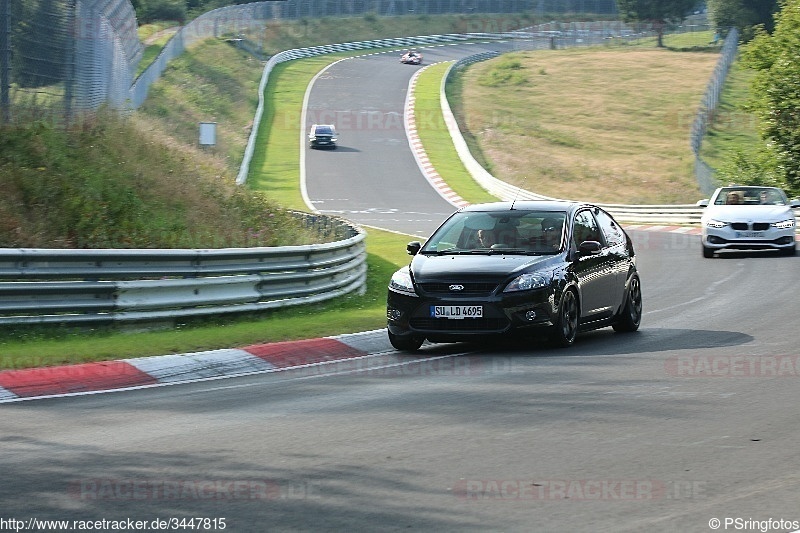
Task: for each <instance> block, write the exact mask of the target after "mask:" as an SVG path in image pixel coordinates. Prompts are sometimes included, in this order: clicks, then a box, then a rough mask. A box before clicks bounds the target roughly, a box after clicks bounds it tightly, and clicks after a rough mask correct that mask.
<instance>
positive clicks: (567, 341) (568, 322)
mask: <svg viewBox="0 0 800 533" xmlns="http://www.w3.org/2000/svg"><path fill="white" fill-rule="evenodd" d="M578 321H579V311H578V297H577V296H575V291H573V290H566V291H564V294H563V295H562V296H561V305H560V306H559V307H558V319H557V320H556V324H555V326H554V327H553V332H552V335H551V336H550V340H551V341H552V342H553V344H555V345H556V346H560V347H562V348H566V347H568V346H572V344H573V343H574V342H575V338H576V337H577V336H578Z"/></svg>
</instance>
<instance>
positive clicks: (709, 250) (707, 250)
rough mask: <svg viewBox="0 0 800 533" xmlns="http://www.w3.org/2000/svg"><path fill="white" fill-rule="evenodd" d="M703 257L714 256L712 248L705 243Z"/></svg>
mask: <svg viewBox="0 0 800 533" xmlns="http://www.w3.org/2000/svg"><path fill="white" fill-rule="evenodd" d="M703 257H705V258H706V259H710V258H712V257H714V249H713V248H709V247H708V246H706V245H703Z"/></svg>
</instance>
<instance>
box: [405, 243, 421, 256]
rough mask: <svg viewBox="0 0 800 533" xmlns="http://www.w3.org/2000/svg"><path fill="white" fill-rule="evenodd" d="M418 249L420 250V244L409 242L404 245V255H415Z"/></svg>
mask: <svg viewBox="0 0 800 533" xmlns="http://www.w3.org/2000/svg"><path fill="white" fill-rule="evenodd" d="M420 248H422V243H421V242H419V241H411V242H410V243H408V244H407V245H406V253H408V255H417V254H418V253H419V249H420Z"/></svg>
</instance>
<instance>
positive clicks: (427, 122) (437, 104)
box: [414, 62, 497, 204]
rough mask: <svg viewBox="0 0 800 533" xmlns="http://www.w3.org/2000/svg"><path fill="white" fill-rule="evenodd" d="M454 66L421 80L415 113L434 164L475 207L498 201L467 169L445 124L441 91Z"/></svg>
mask: <svg viewBox="0 0 800 533" xmlns="http://www.w3.org/2000/svg"><path fill="white" fill-rule="evenodd" d="M450 65H451V63H449V62H448V63H439V64H436V65H432V66H430V67H428V68H426V69H425V70H424V71H423V72H422V73H421V74H420V75H419V78H418V79H417V85H416V89H415V92H414V96H415V100H414V112H415V115H416V121H417V128H418V134H419V137H420V140H421V141H422V145H423V146H424V147H425V151H426V153H427V154H428V159H430V161H431V164H432V165H433V167H434V168H435V169H436V171H437V172H438V173H439V175H440V176H441V177H442V179H443V180H444V181H445V182H446V183H447V184H448V185H449V186H450V188H451V189H453V190H454V191H455V192H456V193H457V194H458V195H459V196H461V197H462V198H463V199H464V200H466V201H468V202H470V203H473V204H475V203H481V202H491V201H495V200H497V198H495V197H494V196H492V195H491V194H489V193H488V192H486V191H485V190H484V189H483V188H482V187H481V186H480V185H478V183H477V182H476V181H475V180H474V179H472V176H471V175H470V173H469V171H468V170H467V169H466V168H465V167H464V164H463V163H462V162H461V159H460V158H459V157H458V152H456V150H455V147H454V146H453V141H452V139H451V138H450V132H449V131H448V130H447V125H446V124H445V123H444V119H443V116H442V106H441V100H440V87H441V85H442V79H443V78H444V75H445V74H446V72H447V69H448V68H450Z"/></svg>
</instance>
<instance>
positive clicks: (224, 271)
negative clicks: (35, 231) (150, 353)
mask: <svg viewBox="0 0 800 533" xmlns="http://www.w3.org/2000/svg"><path fill="white" fill-rule="evenodd" d="M298 215H299V216H303V217H304V219H305V221H306V223H307V224H308V225H313V226H316V227H318V228H320V231H321V232H323V233H327V234H332V235H336V236H338V237H340V238H341V240H337V241H335V242H329V243H325V244H310V245H303V246H279V247H260V248H223V249H209V250H155V249H153V250H148V249H129V250H122V249H113V250H112V249H103V250H75V249H18V248H2V249H0V325H11V324H17V325H19V324H55V323H114V322H133V321H158V320H166V319H177V318H188V317H194V316H204V315H217V314H223V313H244V312H255V311H263V310H266V309H273V308H278V307H287V306H292V305H299V304H306V303H313V302H320V301H324V300H329V299H331V298H335V297H337V296H341V295H343V294H347V293H350V292H354V291H362V290H364V288H365V286H366V271H367V266H366V244H365V238H366V233H364V231H363V230H362V229H360V228H359V227H358V226H355V225H353V224H351V223H349V222H346V221H344V220H339V219H335V218H332V217H326V216H323V215H307V214H298Z"/></svg>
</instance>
